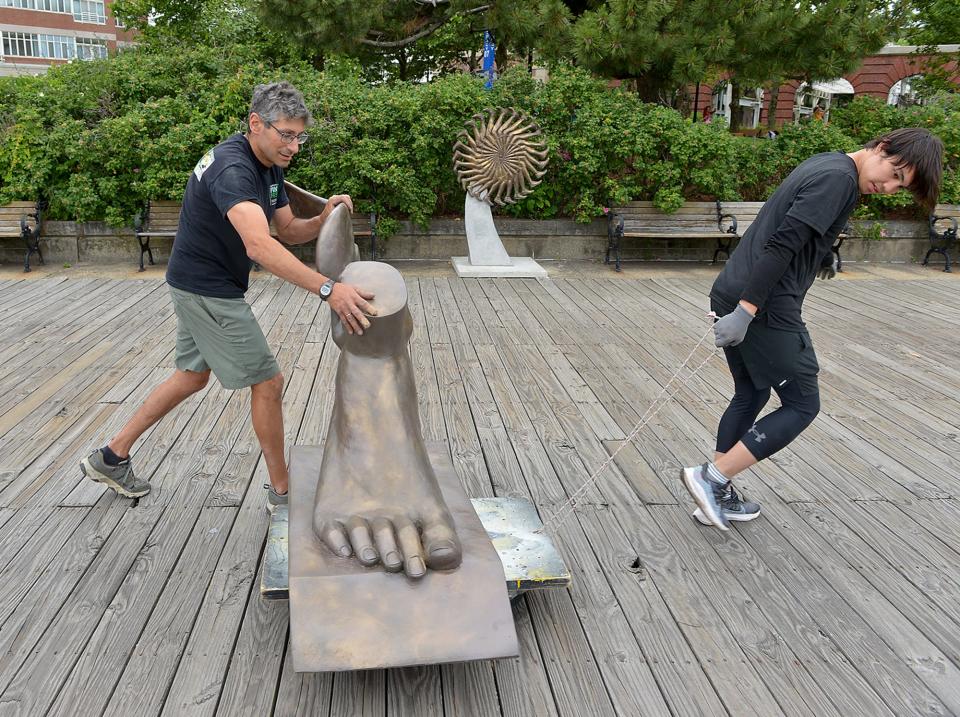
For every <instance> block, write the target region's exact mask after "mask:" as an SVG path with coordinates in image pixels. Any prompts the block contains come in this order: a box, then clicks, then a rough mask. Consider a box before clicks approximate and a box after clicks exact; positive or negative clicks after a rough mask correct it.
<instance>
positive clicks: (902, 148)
mask: <svg viewBox="0 0 960 717" xmlns="http://www.w3.org/2000/svg"><path fill="white" fill-rule="evenodd" d="M942 163H943V143H942V142H941V141H940V140H939V139H938V138H937V137H935V136H934V135H932V134H931V133H930V132H928V131H927V130H925V129H899V130H896V131H894V132H890V133H888V134H886V135H884V136H882V137H880V138H878V139H875V140H872V141H870V142H868V143H867V144H866V145H864V147H863V149H860V150H858V151H856V152H851V153H849V154H844V153H842V152H826V153H824V154H818V155H815V156H813V157H811V158H810V159H808V160H806V161H805V162H803V163H802V164H800V165H799V166H798V167H797V168H796V169H795V170H793V172H791V174H790V176H788V177H787V178H786V180H784V182H783V184H781V185H780V187H779V188H778V189H777V191H776V192H774V194H773V196H771V197H770V199H769V200H767V202H766V203H764V205H763V209H761V211H760V213H759V214H758V215H757V219H756V221H755V222H754V223H753V224H752V225H751V227H750V229H748V230H747V233H746V234H745V235H744V237H743V239H742V241H741V242H740V244H739V246H737V248H736V250H735V251H734V252H733V254H732V256H731V257H730V259H729V261H728V262H727V264H726V266H725V267H724V268H723V271H721V272H720V274H719V276H717V279H716V281H715V282H714V284H713V288H712V289H711V290H710V300H711V308H712V309H713V311H714V312H715V313H716V314H717V316H720V317H721V318H719V319H718V320H717V322H716V323H715V324H714V327H713V328H714V335H715V338H716V341H715V343H716V345H717V346H721V347H723V350H724V353H725V354H726V358H727V364H728V366H729V367H730V373H731V374H732V375H733V383H734V396H733V399H732V400H731V401H730V405H729V406H728V408H727V410H726V411H725V412H724V414H723V417H722V418H721V419H720V426H719V428H718V429H717V443H716V454H715V455H714V459H713V462H712V463H704V464H703V465H701V466H696V467H693V468H684V469H683V470H682V471H681V478H682V479H683V482H684V484H685V486H686V488H687V490H688V491H689V492H690V494H691V495H692V496H693V499H694V501H695V502H696V504H697V510H696V512H695V513H694V517H696V518H697V519H698V520H699V521H700V522H701V523H704V524H707V525H715V526H717V527H718V528H720V529H721V530H728V529H729V523H730V521H747V520H753V519H754V518H756V517H757V516H758V515H759V514H760V506H759V505H757V504H756V503H751V502H748V501H743V500H741V498H740V496H739V495H738V494H737V492H736V491H735V490H734V489H733V485H732V484H731V482H730V481H731V479H732V478H734V477H735V476H736V475H737V474H738V473H740V472H741V471H743V470H745V469H747V468H749V467H750V466H752V465H753V464H754V463H756V462H757V461H760V460H763V459H764V458H766V457H768V456H770V455H773V454H774V453H776V452H777V451H779V450H780V449H781V448H783V447H784V446H786V445H788V444H789V443H790V442H791V441H793V439H795V438H796V437H797V436H798V435H800V433H801V432H802V431H803V430H804V429H805V428H806V427H807V426H808V425H810V423H811V421H813V419H814V417H816V415H817V413H818V412H819V411H820V395H819V387H818V384H817V373H818V371H819V366H818V364H817V356H816V353H815V352H814V350H813V343H812V342H811V341H810V334H809V333H807V330H806V327H805V325H804V323H803V320H802V318H801V315H800V311H801V307H802V305H803V299H804V296H805V295H806V293H807V290H808V289H809V288H810V286H811V285H812V284H813V281H814V279H815V278H816V276H817V275H819V276H820V278H823V279H829V278H832V277H833V276H834V275H835V274H836V268H837V262H838V257H837V255H836V254H835V253H834V252H833V250H832V247H833V244H834V241H835V240H836V238H837V235H838V234H839V233H840V230H841V229H842V228H843V226H844V224H845V223H846V221H847V218H848V217H849V216H850V213H851V212H852V211H853V208H854V206H855V205H856V203H857V200H858V199H859V197H860V195H861V194H893V193H895V192H898V191H900V190H901V189H907V190H909V191H910V192H911V193H912V194H913V196H914V198H915V199H916V200H917V201H918V202H919V203H921V204H923V205H925V206H926V207H928V208H932V207H933V205H934V204H936V201H937V196H938V194H939V191H940V179H941V175H942V171H943V170H942ZM771 388H772V389H773V390H774V391H776V392H777V395H778V396H779V397H780V401H781V404H782V405H781V406H780V408H778V409H777V410H775V411H773V412H772V413H770V414H768V415H766V416H764V417H763V418H762V419H761V420H759V421H757V420H756V419H757V416H758V415H759V414H760V411H761V409H762V408H763V407H764V405H766V403H767V400H768V399H769V398H770V389H771Z"/></svg>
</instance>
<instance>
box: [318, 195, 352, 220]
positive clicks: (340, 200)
mask: <svg viewBox="0 0 960 717" xmlns="http://www.w3.org/2000/svg"><path fill="white" fill-rule="evenodd" d="M338 204H346V205H347V209H349V210H350V211H351V212H352V211H353V200H352V199H351V198H350V195H349V194H334V195H333V196H332V197H330V198H329V199H328V200H327V206H326V207H324V209H323V211H324V213H325V214H327V215H329V214H330V212H332V211H333V210H334V208H335V207H336V206H337V205H338Z"/></svg>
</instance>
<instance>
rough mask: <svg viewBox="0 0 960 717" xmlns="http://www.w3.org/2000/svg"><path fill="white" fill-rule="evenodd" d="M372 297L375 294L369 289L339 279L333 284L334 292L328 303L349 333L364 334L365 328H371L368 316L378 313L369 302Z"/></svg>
mask: <svg viewBox="0 0 960 717" xmlns="http://www.w3.org/2000/svg"><path fill="white" fill-rule="evenodd" d="M372 299H373V294H372V293H370V292H369V291H364V290H363V289H360V288H359V287H356V286H354V285H352V284H344V283H342V282H339V281H338V282H337V283H336V284H334V285H333V293H331V294H330V298H329V299H327V303H328V304H330V308H331V309H333V310H334V311H335V312H337V316H339V317H340V321H342V322H343V325H344V326H345V327H346V329H347V333H349V334H359V335H361V336H363V330H364V329H369V328H370V321H369V320H368V319H367V317H368V316H376V315H377V310H376V309H375V308H374V307H373V306H372V305H371V304H370V303H369V302H370V301H371V300H372Z"/></svg>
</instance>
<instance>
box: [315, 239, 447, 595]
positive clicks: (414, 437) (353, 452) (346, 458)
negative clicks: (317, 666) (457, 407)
mask: <svg viewBox="0 0 960 717" xmlns="http://www.w3.org/2000/svg"><path fill="white" fill-rule="evenodd" d="M319 261H320V259H319V257H318V263H319ZM340 280H341V281H345V282H348V283H350V284H355V285H358V286H363V287H364V288H365V289H367V290H368V291H371V292H373V294H374V295H375V297H376V298H375V299H374V301H373V304H374V305H375V306H376V307H377V309H378V315H377V316H375V317H370V322H371V326H370V328H369V329H367V330H366V331H365V332H364V334H363V335H362V336H357V335H351V334H348V333H347V331H346V330H345V329H344V327H343V325H342V323H341V322H340V320H339V318H338V317H337V315H336V314H335V313H333V312H331V331H332V334H333V340H334V341H335V342H336V344H337V346H339V347H340V349H341V354H340V360H339V364H338V366H337V375H336V384H335V398H334V406H333V413H332V415H331V418H330V427H329V430H328V432H327V441H326V447H325V449H324V452H323V462H322V464H321V467H320V481H319V483H318V485H317V493H316V499H315V501H314V509H313V528H314V531H315V533H316V534H317V536H318V537H319V538H320V539H321V540H322V541H323V543H324V544H325V545H326V546H327V547H328V548H329V549H330V550H331V551H333V552H334V553H335V554H337V555H339V556H341V557H343V558H350V557H351V556H354V557H355V558H356V559H357V560H358V561H359V562H360V563H361V564H362V565H365V566H368V567H369V566H374V565H377V564H378V563H381V564H382V565H383V567H384V568H385V569H386V570H388V571H390V572H397V571H399V570H401V569H403V570H404V572H405V573H406V574H407V576H408V577H411V578H421V577H423V576H424V574H426V571H427V569H428V568H430V569H432V570H448V569H451V568H456V567H458V566H459V565H460V561H461V556H462V549H461V546H460V541H459V539H458V538H457V534H456V532H455V530H454V527H453V526H454V523H453V519H452V518H451V516H450V512H449V510H448V509H447V505H446V503H445V502H444V500H443V497H442V495H441V492H440V487H439V485H438V484H437V478H436V475H435V474H434V470H433V467H432V466H431V465H430V459H429V458H428V456H427V450H426V447H425V446H424V442H423V435H422V432H421V429H420V414H419V410H418V404H417V391H416V385H415V383H414V377H413V365H412V362H411V360H410V352H409V350H408V348H407V343H408V341H409V339H410V335H411V333H412V331H413V320H412V318H411V316H410V312H409V310H408V308H407V292H406V285H405V284H404V281H403V277H402V276H401V275H400V272H398V271H397V270H396V269H394V268H393V267H392V266H390V265H388V264H383V263H380V262H369V261H364V262H354V263H351V264H348V265H347V266H346V268H345V269H344V270H343V273H342V275H341V276H340Z"/></svg>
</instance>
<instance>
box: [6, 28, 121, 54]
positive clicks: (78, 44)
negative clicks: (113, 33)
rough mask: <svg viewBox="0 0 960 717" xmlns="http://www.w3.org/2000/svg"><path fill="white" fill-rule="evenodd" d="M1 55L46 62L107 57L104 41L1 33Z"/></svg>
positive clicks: (63, 36) (22, 33)
mask: <svg viewBox="0 0 960 717" xmlns="http://www.w3.org/2000/svg"><path fill="white" fill-rule="evenodd" d="M3 54H4V55H5V56H9V57H41V58H44V59H48V60H72V59H73V58H75V57H79V58H80V59H81V60H93V59H96V58H99V57H106V56H107V42H106V40H95V39H93V38H88V37H71V36H69V35H46V34H43V35H34V34H32V33H28V32H8V31H6V30H4V31H3Z"/></svg>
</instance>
